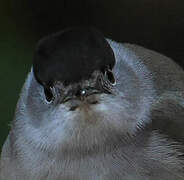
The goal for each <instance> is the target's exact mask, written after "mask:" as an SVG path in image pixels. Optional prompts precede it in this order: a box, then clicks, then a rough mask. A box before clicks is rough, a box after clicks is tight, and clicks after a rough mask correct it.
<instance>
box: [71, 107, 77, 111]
mask: <svg viewBox="0 0 184 180" xmlns="http://www.w3.org/2000/svg"><path fill="white" fill-rule="evenodd" d="M77 108H78V106H72V107H71V108H70V111H75V110H76V109H77Z"/></svg>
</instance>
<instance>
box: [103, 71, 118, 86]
mask: <svg viewBox="0 0 184 180" xmlns="http://www.w3.org/2000/svg"><path fill="white" fill-rule="evenodd" d="M105 77H106V78H107V79H108V81H109V82H110V83H111V85H113V86H115V85H116V80H115V77H114V74H113V72H112V71H111V70H110V69H107V70H106V71H105Z"/></svg>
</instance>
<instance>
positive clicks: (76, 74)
mask: <svg viewBox="0 0 184 180" xmlns="http://www.w3.org/2000/svg"><path fill="white" fill-rule="evenodd" d="M136 76H137V75H136V73H135V72H134V70H132V69H131V67H130V66H129V65H127V64H126V63H124V62H123V61H122V62H120V61H118V60H117V59H116V56H115V55H114V51H113V49H112V48H111V46H110V45H109V43H108V41H107V40H106V39H105V38H104V36H103V35H102V34H101V33H100V32H99V31H97V30H96V29H94V28H72V29H67V30H65V31H62V32H59V33H56V34H53V35H51V36H49V37H46V38H44V39H42V40H41V41H40V42H39V43H38V46H37V48H36V52H35V55H34V61H33V68H32V71H31V73H30V74H29V76H28V79H27V81H26V83H25V86H24V88H23V91H22V96H24V98H22V99H23V100H22V101H23V103H24V110H23V111H21V112H23V113H22V114H23V115H24V116H23V117H22V119H23V118H24V121H26V123H22V124H26V125H24V131H25V134H27V136H28V139H30V142H35V144H38V145H39V146H40V147H42V148H45V149H61V148H62V147H71V148H74V147H76V148H84V147H86V148H91V147H93V146H98V145H100V146H103V145H105V144H106V143H109V142H110V141H111V140H112V141H113V139H116V137H117V136H119V135H121V136H126V135H127V134H134V133H135V132H136V129H137V127H139V125H140V124H141V123H142V122H141V121H142V120H141V118H140V114H141V107H140V106H139V105H140V103H141V102H142V99H141V93H143V90H141V88H140V87H139V85H140V84H139V83H140V82H138V81H139V79H138V78H137V77H136ZM19 104H21V103H19ZM20 106H21V105H20ZM25 117H26V118H25ZM20 119H21V118H20Z"/></svg>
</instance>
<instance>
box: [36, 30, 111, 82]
mask: <svg viewBox="0 0 184 180" xmlns="http://www.w3.org/2000/svg"><path fill="white" fill-rule="evenodd" d="M114 63H115V58H114V53H113V51H112V49H111V47H110V45H109V44H108V42H107V41H106V40H105V38H104V37H103V35H102V34H101V33H100V32H98V31H97V30H94V29H85V28H84V29H72V30H68V31H66V32H62V33H57V34H55V35H52V36H49V37H47V38H45V39H43V40H42V41H41V42H40V43H39V45H38V47H37V50H36V52H35V56H34V61H33V70H34V75H35V76H36V78H37V80H39V81H40V82H41V83H42V84H47V85H48V84H50V85H52V84H53V82H55V81H62V82H64V81H65V82H68V83H75V82H79V81H80V80H82V79H89V77H90V76H91V75H92V73H93V72H94V71H95V70H100V71H101V70H103V69H104V68H105V67H106V66H110V67H113V66H114Z"/></svg>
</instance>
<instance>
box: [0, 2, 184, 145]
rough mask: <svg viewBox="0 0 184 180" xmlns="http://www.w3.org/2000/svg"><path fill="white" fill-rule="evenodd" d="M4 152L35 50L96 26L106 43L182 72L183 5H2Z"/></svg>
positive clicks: (0, 118)
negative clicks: (133, 47) (136, 48)
mask: <svg viewBox="0 0 184 180" xmlns="http://www.w3.org/2000/svg"><path fill="white" fill-rule="evenodd" d="M0 20H1V24H0V67H1V70H0V147H1V146H2V144H3V142H4V140H5V138H6V136H7V134H8V131H9V124H10V121H11V120H12V119H13V114H14V109H15V105H16V102H17V99H18V96H19V92H20V89H21V87H22V85H23V83H24V80H25V78H26V75H27V73H28V72H29V71H30V67H31V62H32V57H33V53H34V47H35V45H36V42H37V41H38V40H39V39H40V38H41V37H43V36H45V35H47V34H50V33H52V32H56V31H59V30H61V29H63V28H65V27H70V26H79V25H90V26H91V25H92V26H95V27H97V28H98V29H100V30H101V31H102V32H103V33H104V34H105V36H106V37H109V38H111V39H114V40H116V41H120V42H129V43H136V44H139V45H142V46H144V47H147V48H150V49H153V50H156V51H158V52H161V53H163V54H165V55H167V56H169V57H171V58H173V59H174V60H175V61H176V62H177V63H178V64H180V65H182V66H183V67H184V61H183V58H184V1H183V0H137V1H136V0H59V1H55V0H52V1H51V0H28V1H25V0H1V1H0Z"/></svg>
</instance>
